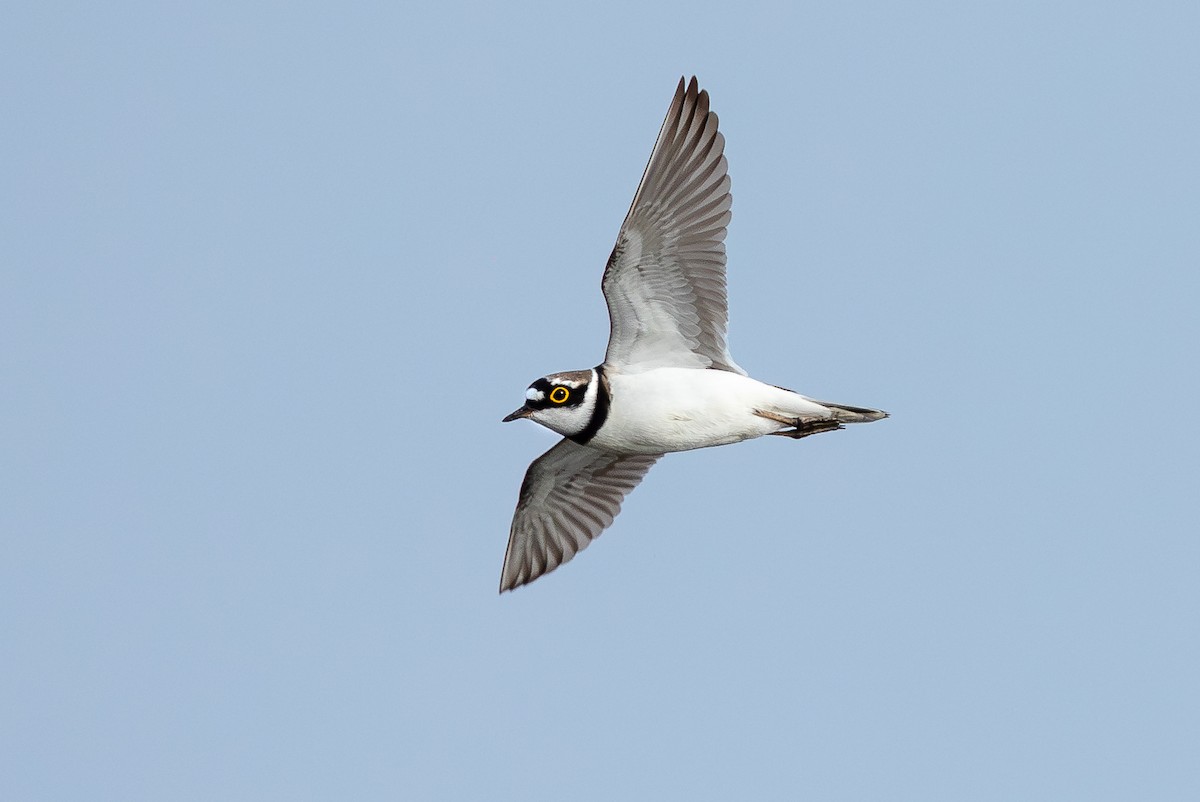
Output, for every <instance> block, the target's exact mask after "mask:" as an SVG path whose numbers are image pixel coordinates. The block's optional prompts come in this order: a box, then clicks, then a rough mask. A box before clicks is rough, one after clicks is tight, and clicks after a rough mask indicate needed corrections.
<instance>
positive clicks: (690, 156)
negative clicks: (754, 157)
mask: <svg viewBox="0 0 1200 802" xmlns="http://www.w3.org/2000/svg"><path fill="white" fill-rule="evenodd" d="M724 150H725V137H724V136H722V135H721V132H720V131H718V130H717V115H716V114H714V113H712V112H710V111H709V110H708V92H702V91H699V89H698V87H697V84H696V79H695V78H692V80H691V82H690V83H688V84H687V85H686V86H685V85H684V82H683V79H682V78H681V79H680V80H679V88H678V89H676V90H675V99H674V100H672V101H671V108H670V109H669V110H668V111H667V117H666V119H665V120H664V121H663V125H662V130H661V131H659V134H658V141H657V142H655V143H654V150H653V151H652V152H651V153H650V162H649V164H647V165H646V172H645V173H643V175H642V182H641V184H640V185H638V190H637V193H636V194H635V195H634V196H633V204H632V205H631V206H630V207H629V213H628V214H627V215H626V216H625V222H624V223H623V224H622V225H621V233H620V234H619V235H618V236H617V244H616V246H615V247H614V248H613V252H612V255H611V256H610V257H609V259H608V266H607V267H606V268H605V270H604V279H603V281H602V282H601V286H602V288H603V289H604V297H605V299H606V300H607V302H608V314H609V318H610V319H611V321H612V328H611V330H610V332H609V338H608V352H607V353H606V354H605V357H604V360H605V362H607V363H608V364H611V365H614V366H618V367H620V368H621V369H622V370H624V371H625V372H629V373H633V372H639V371H642V370H650V369H651V368H658V367H688V368H717V369H720V370H729V371H733V372H734V373H745V371H744V370H742V369H741V368H739V367H738V366H737V364H736V363H734V361H733V358H732V357H731V356H730V355H729V348H728V346H727V345H726V343H725V327H726V324H727V322H728V319H729V313H728V306H727V302H726V293H725V227H726V226H727V225H728V224H729V218H730V213H729V208H730V205H731V204H732V201H733V197H732V196H731V195H730V194H729V172H728V163H727V162H726V161H725V155H724Z"/></svg>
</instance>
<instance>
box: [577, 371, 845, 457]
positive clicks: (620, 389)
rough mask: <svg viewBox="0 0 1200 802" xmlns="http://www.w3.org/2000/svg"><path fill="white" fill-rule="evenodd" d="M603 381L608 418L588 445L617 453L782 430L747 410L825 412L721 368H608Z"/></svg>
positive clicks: (737, 438) (710, 443) (794, 413)
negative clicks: (621, 370) (607, 397)
mask: <svg viewBox="0 0 1200 802" xmlns="http://www.w3.org/2000/svg"><path fill="white" fill-rule="evenodd" d="M608 379H609V388H610V391H611V405H610V407H609V413H608V419H607V420H606V421H605V423H604V426H602V427H601V429H600V431H599V432H597V434H596V436H595V437H594V438H593V439H592V441H591V442H590V443H589V445H592V446H594V447H596V448H601V449H604V450H607V451H615V452H618V453H630V454H665V453H668V452H671V451H688V450H690V449H693V448H706V447H708V446H720V445H726V444H728V443H737V442H740V441H742V440H750V439H752V438H755V437H761V436H763V435H764V434H769V433H770V432H774V431H778V430H780V429H784V428H786V427H785V426H784V425H783V424H780V423H778V422H776V421H773V420H769V419H767V418H764V417H762V416H761V415H756V414H755V410H764V411H768V412H774V413H777V414H780V415H790V416H794V417H800V416H804V417H810V418H815V419H822V418H828V417H830V415H831V413H830V410H829V409H828V408H826V407H823V406H821V405H820V404H817V403H814V402H813V401H810V400H809V399H807V398H804V397H803V396H800V395H797V394H796V393H792V392H789V391H787V390H781V389H780V388H778V387H773V386H771V385H769V384H763V383H762V382H760V381H756V380H755V379H751V378H749V377H747V376H742V375H740V374H737V373H730V372H729V371H724V370H696V369H689V368H658V369H656V370H651V371H647V372H645V373H635V374H622V373H618V372H616V371H610V372H609V374H608Z"/></svg>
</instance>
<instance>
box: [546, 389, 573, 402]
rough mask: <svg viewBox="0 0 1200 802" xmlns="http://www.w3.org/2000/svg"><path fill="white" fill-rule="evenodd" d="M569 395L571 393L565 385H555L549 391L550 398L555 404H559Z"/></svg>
mask: <svg viewBox="0 0 1200 802" xmlns="http://www.w3.org/2000/svg"><path fill="white" fill-rule="evenodd" d="M570 395H571V393H570V392H569V391H568V390H567V388H566V387H555V388H554V389H553V390H551V391H550V400H551V401H553V402H554V403H556V404H561V403H563V402H564V401H566V400H567V397H568V396H570Z"/></svg>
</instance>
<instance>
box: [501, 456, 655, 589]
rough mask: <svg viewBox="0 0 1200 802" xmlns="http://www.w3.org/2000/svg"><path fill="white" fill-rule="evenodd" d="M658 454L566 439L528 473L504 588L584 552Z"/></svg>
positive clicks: (511, 536) (503, 577) (510, 544)
mask: <svg viewBox="0 0 1200 802" xmlns="http://www.w3.org/2000/svg"><path fill="white" fill-rule="evenodd" d="M657 460H658V456H645V455H632V456H621V455H618V454H609V453H607V452H605V451H600V450H598V449H595V448H591V447H589V446H582V445H579V444H578V443H576V442H575V441H573V440H570V439H566V438H564V439H563V440H561V441H560V442H559V443H558V445H556V446H554V447H553V448H551V449H550V450H549V451H547V452H546V453H545V454H543V455H542V456H540V457H538V458H537V459H535V460H534V461H533V463H532V464H531V465H530V466H529V470H528V471H526V472H525V481H524V482H523V483H522V484H521V495H520V498H519V499H518V501H517V511H516V513H515V514H514V515H513V522H512V530H511V532H510V534H509V537H508V551H507V552H506V553H505V555H504V569H503V571H501V575H500V592H501V593H503V592H504V591H506V590H512V589H513V588H515V587H519V586H520V585H524V584H526V583H528V582H532V581H533V580H535V579H537V578H538V577H539V576H541V575H542V574H545V573H549V572H550V571H553V570H554V569H555V568H557V567H558V566H560V565H562V564H563V563H565V562H567V561H568V560H570V559H571V558H572V557H574V556H575V555H576V553H578V552H580V551H583V550H584V549H585V548H587V545H588V544H589V543H591V542H592V540H594V539H595V538H596V536H597V535H599V534H600V533H601V532H603V531H604V530H605V529H607V528H608V526H609V524H611V523H612V522H613V519H614V518H615V517H616V516H617V513H618V512H620V511H621V502H622V500H624V498H625V496H626V495H628V494H629V491H630V490H633V488H635V487H637V484H638V482H640V481H642V477H643V476H645V475H646V471H648V470H650V466H652V465H653V464H654V463H655V462H656V461H657Z"/></svg>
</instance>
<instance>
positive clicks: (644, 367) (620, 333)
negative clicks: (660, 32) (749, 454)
mask: <svg viewBox="0 0 1200 802" xmlns="http://www.w3.org/2000/svg"><path fill="white" fill-rule="evenodd" d="M724 150H725V137H724V136H723V135H722V134H721V132H720V131H718V130H717V115H716V114H714V113H713V112H711V111H710V110H709V101H708V92H706V91H702V90H700V89H699V87H698V86H697V83H696V79H695V78H692V79H691V81H689V82H686V83H685V82H684V80H683V79H682V78H681V79H680V81H679V86H678V88H677V89H676V90H675V97H674V99H673V100H672V101H671V107H670V108H669V109H668V110H667V116H666V119H665V120H664V121H663V125H662V129H661V130H660V131H659V134H658V140H657V141H656V142H655V143H654V150H652V151H651V153H650V162H649V164H647V165H646V171H645V173H643V175H642V181H641V183H640V184H639V185H638V188H637V192H636V193H634V196H633V203H632V204H631V205H630V207H629V212H628V214H626V215H625V222H624V223H622V224H621V231H620V233H619V234H618V235H617V243H616V245H615V246H614V247H613V250H612V254H611V255H610V256H609V257H608V265H607V266H606V267H605V269H604V277H603V279H602V280H601V288H602V289H603V291H604V298H605V301H606V302H607V304H608V315H609V320H610V329H609V335H608V350H607V351H606V352H605V354H604V361H603V362H602V363H601V364H600V365H598V366H596V367H594V368H591V369H588V370H574V371H568V372H565V373H552V374H550V375H548V376H545V377H543V378H540V379H538V380H537V381H535V382H534V383H533V384H531V385H529V388H528V389H527V390H526V391H525V403H524V404H523V405H522V406H521V407H520V409H518V410H516V411H515V412H513V413H512V414H511V415H509V416H507V417H506V418H504V421H505V422H508V421H512V420H516V419H518V418H528V419H529V420H532V421H535V422H537V423H540V424H541V425H543V426H545V427H547V428H548V429H551V430H553V431H555V432H557V433H558V434H561V435H563V439H562V440H561V441H559V442H558V444H556V445H555V446H554V447H552V448H551V449H550V450H549V451H547V452H546V453H545V454H542V455H541V456H540V457H538V458H537V459H535V460H534V461H533V463H532V464H531V465H530V466H529V470H528V471H527V472H526V473H525V480H524V482H522V484H521V491H520V495H519V497H518V500H517V509H516V512H515V514H514V515H513V520H512V528H511V530H510V533H509V539H508V550H507V552H506V553H505V555H504V567H503V569H502V571H501V576H500V592H502V593H503V592H504V591H506V590H512V589H513V588H516V587H519V586H521V585H524V584H527V583H529V582H532V581H533V580H535V579H537V578H538V577H539V576H542V575H543V574H545V573H548V572H550V571H553V570H554V569H555V568H557V567H558V566H560V565H562V564H563V563H565V562H567V561H568V560H570V559H571V558H572V557H574V556H575V555H576V554H577V553H578V552H580V551H582V550H583V549H584V548H586V547H587V545H588V544H589V543H591V541H592V540H594V539H595V538H596V537H597V536H598V535H599V534H600V533H601V532H603V531H604V530H605V529H606V528H608V526H609V525H610V524H611V523H612V522H613V519H614V518H615V517H616V515H617V513H618V512H619V511H620V509H621V502H622V501H623V500H624V498H625V496H626V495H627V494H628V493H629V492H630V491H631V490H633V488H634V487H636V486H637V484H638V483H639V482H640V481H641V480H642V477H643V476H645V475H646V471H648V470H650V467H651V466H652V465H654V463H655V462H657V461H658V459H659V458H661V457H662V456H663V455H664V454H669V453H671V452H673V451H687V450H689V449H693V448H707V447H709V446H720V445H727V444H729V443H737V442H741V441H742V440H750V439H753V438H755V437H761V436H763V435H768V434H770V435H782V436H784V437H792V438H796V439H799V438H801V437H808V436H809V435H813V434H819V433H821V432H830V431H834V430H836V429H841V428H842V427H843V424H846V423H867V422H869V421H876V420H879V419H881V418H886V417H887V413H886V412H881V411H879V410H875V409H865V408H862V407H852V406H847V405H845V404H833V403H830V402H828V401H816V400H813V399H811V398H808V397H806V396H803V395H800V394H799V393H794V392H792V391H791V390H785V389H783V388H781V387H777V386H775V385H772V384H766V383H763V382H760V381H758V380H756V379H752V378H750V377H749V376H748V375H746V371H744V370H742V369H741V368H740V367H738V365H737V363H736V362H734V361H733V357H732V356H730V355H729V348H728V346H727V345H726V343H725V328H726V323H727V321H728V312H727V303H726V293H725V229H726V226H727V225H728V224H729V219H730V212H729V209H730V205H731V203H732V196H731V195H730V194H729V183H730V182H729V173H728V164H727V162H726V160H725V155H724Z"/></svg>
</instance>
